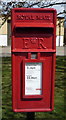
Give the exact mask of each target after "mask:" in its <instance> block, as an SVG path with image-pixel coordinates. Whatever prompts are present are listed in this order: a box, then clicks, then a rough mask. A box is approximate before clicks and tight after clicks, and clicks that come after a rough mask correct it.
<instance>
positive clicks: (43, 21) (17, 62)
mask: <svg viewBox="0 0 66 120" xmlns="http://www.w3.org/2000/svg"><path fill="white" fill-rule="evenodd" d="M11 51H12V105H13V111H14V112H44V111H52V110H53V109H54V75H55V59H56V10H54V9H51V8H50V9H49V8H48V9H44V8H14V9H12V46H11ZM32 54H35V55H36V58H33V59H32V58H31V56H32ZM35 62H36V63H42V94H41V95H25V64H26V63H35ZM37 90H41V89H39V88H37Z"/></svg>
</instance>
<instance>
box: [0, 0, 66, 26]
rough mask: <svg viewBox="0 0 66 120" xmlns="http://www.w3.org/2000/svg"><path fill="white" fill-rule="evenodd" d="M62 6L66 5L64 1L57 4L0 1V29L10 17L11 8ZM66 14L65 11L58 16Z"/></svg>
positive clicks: (37, 0)
mask: <svg viewBox="0 0 66 120" xmlns="http://www.w3.org/2000/svg"><path fill="white" fill-rule="evenodd" d="M61 4H62V5H64V4H66V1H62V2H59V1H58V0H51V1H47V0H46V1H45V0H34V1H33V0H22V1H18V0H17V1H15V0H11V1H10V2H4V1H0V16H1V19H2V23H1V22H0V28H1V27H2V25H3V24H4V23H5V22H6V20H7V19H8V18H9V16H10V15H11V9H12V8H21V7H25V8H33V7H34V8H35V7H37V8H47V7H51V6H53V5H61ZM63 13H66V11H65V10H63V12H60V13H59V14H63Z"/></svg>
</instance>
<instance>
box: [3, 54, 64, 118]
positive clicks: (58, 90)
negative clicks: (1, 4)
mask: <svg viewBox="0 0 66 120" xmlns="http://www.w3.org/2000/svg"><path fill="white" fill-rule="evenodd" d="M65 59H66V56H65V57H64V56H63V57H59V56H58V57H57V58H56V80H55V108H54V111H53V112H36V113H35V118H36V120H38V119H40V120H42V119H43V120H44V119H46V120H48V119H50V120H55V119H56V120H58V119H59V120H64V119H65V116H66V114H65V109H66V107H65V105H66V103H64V98H65V96H64V88H65V84H66V83H65V79H66V74H64V70H66V62H65ZM2 60H3V61H2V112H3V113H2V120H21V119H22V120H25V118H26V113H14V112H13V111H12V84H11V58H7V57H3V59H2Z"/></svg>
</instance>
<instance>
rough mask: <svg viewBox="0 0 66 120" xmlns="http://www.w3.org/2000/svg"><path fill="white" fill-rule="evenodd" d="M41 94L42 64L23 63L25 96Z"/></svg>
mask: <svg viewBox="0 0 66 120" xmlns="http://www.w3.org/2000/svg"><path fill="white" fill-rule="evenodd" d="M41 94H42V63H39V62H35V63H34V62H30V63H29V62H27V63H25V95H41Z"/></svg>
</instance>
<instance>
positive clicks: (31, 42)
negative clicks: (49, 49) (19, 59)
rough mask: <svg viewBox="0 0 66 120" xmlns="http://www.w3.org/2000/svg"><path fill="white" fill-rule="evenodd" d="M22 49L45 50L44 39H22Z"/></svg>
mask: <svg viewBox="0 0 66 120" xmlns="http://www.w3.org/2000/svg"><path fill="white" fill-rule="evenodd" d="M23 41H24V42H23V48H25V49H32V48H35V49H38V48H39V49H42V48H43V49H46V46H45V45H44V38H23Z"/></svg>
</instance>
